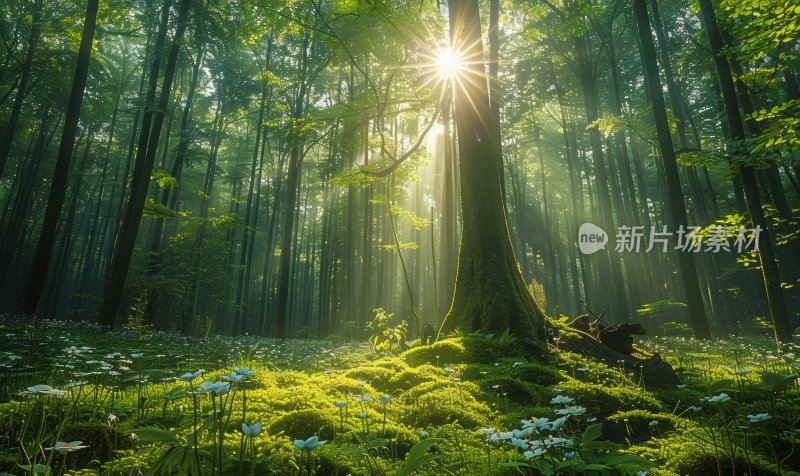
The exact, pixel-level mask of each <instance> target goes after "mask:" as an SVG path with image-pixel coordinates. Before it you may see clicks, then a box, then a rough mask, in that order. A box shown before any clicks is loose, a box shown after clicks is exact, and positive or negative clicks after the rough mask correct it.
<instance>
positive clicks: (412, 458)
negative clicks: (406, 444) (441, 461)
mask: <svg viewBox="0 0 800 476" xmlns="http://www.w3.org/2000/svg"><path fill="white" fill-rule="evenodd" d="M440 441H441V440H440V439H438V438H426V439H424V440H420V442H419V443H417V444H416V445H414V446H413V447H412V448H411V450H410V451H409V452H408V455H406V460H405V462H404V463H403V466H402V467H401V468H400V469H398V470H397V473H396V474H397V476H409V475H410V474H412V473H413V472H414V471H416V470H418V469H419V468H421V467H422V466H425V465H426V464H428V463H430V462H431V461H433V460H435V459H436V458H438V455H431V454H427V453H428V450H430V449H431V447H432V446H433V445H435V444H436V443H438V442H440Z"/></svg>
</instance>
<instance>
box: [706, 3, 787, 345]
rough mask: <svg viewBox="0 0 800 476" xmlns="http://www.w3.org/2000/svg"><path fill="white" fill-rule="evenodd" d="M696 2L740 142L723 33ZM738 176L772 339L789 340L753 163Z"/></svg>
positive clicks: (711, 11) (728, 115)
mask: <svg viewBox="0 0 800 476" xmlns="http://www.w3.org/2000/svg"><path fill="white" fill-rule="evenodd" d="M699 3H700V17H701V20H702V22H703V26H704V27H705V30H706V35H707V36H708V41H709V44H710V46H711V52H712V54H713V55H714V65H715V67H716V69H717V76H718V79H719V83H720V87H721V89H722V99H723V105H724V108H725V114H726V118H727V125H728V132H729V134H730V137H731V139H733V140H735V141H737V142H739V143H741V142H742V141H744V140H745V129H744V122H743V121H742V116H741V113H740V112H739V99H738V98H737V96H736V87H735V85H734V80H733V74H732V73H731V67H730V63H729V62H728V58H727V57H726V56H725V54H724V52H723V50H724V47H725V44H724V42H723V41H722V34H721V32H720V29H719V26H718V24H717V17H716V13H715V12H714V6H713V4H712V3H711V0H699ZM739 176H740V177H741V183H742V188H743V189H744V198H745V202H746V204H747V211H748V213H749V214H750V220H751V222H752V225H753V227H759V228H761V234H760V239H759V242H758V257H759V262H760V265H761V273H762V276H763V278H764V291H765V294H766V298H767V302H768V304H769V310H770V315H771V317H772V324H773V330H774V333H775V339H776V340H777V341H778V342H782V341H788V340H790V339H791V338H792V330H791V327H790V325H789V316H788V312H787V310H786V302H785V301H784V296H783V290H782V289H781V277H780V270H779V269H778V263H777V261H776V260H775V251H774V250H773V248H772V237H771V234H770V232H769V229H768V228H767V222H766V219H765V217H764V211H763V210H762V208H761V197H760V196H759V192H758V183H757V182H756V174H755V171H754V170H753V167H752V166H749V165H743V166H740V168H739Z"/></svg>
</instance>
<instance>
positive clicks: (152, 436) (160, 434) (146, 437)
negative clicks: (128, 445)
mask: <svg viewBox="0 0 800 476" xmlns="http://www.w3.org/2000/svg"><path fill="white" fill-rule="evenodd" d="M131 433H133V434H135V435H136V436H137V437H139V441H142V442H144V443H172V444H174V443H177V442H178V439H177V438H176V436H175V434H174V433H172V432H171V431H169V430H165V429H163V428H158V427H155V426H146V427H143V428H136V429H134V430H131Z"/></svg>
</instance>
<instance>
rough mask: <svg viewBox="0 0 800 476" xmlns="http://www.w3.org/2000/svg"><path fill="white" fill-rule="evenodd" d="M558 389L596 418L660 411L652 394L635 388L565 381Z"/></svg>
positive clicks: (572, 380) (571, 380) (573, 380)
mask: <svg viewBox="0 0 800 476" xmlns="http://www.w3.org/2000/svg"><path fill="white" fill-rule="evenodd" d="M558 388H559V390H560V392H561V393H563V394H565V395H569V396H571V397H572V398H574V399H575V400H576V401H579V402H581V405H583V406H584V407H586V409H587V411H588V412H589V413H590V414H592V415H595V416H597V417H605V416H609V415H611V414H613V413H615V412H617V411H621V410H622V411H624V410H635V409H640V410H648V411H653V412H658V411H661V410H662V408H661V405H660V404H659V403H658V400H656V398H655V397H654V396H653V395H652V394H650V393H648V392H646V391H644V390H643V389H641V388H637V387H611V386H607V385H601V384H594V383H588V382H581V381H578V380H575V379H567V380H565V381H564V382H561V383H559V384H558Z"/></svg>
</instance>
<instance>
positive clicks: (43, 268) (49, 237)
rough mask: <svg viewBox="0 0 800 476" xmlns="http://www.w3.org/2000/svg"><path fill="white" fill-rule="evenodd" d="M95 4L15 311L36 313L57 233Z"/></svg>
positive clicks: (93, 0)
mask: <svg viewBox="0 0 800 476" xmlns="http://www.w3.org/2000/svg"><path fill="white" fill-rule="evenodd" d="M98 7H99V0H88V2H87V4H86V15H85V17H84V20H83V32H82V33H81V43H80V47H79V48H78V60H77V63H76V65H75V74H74V75H73V79H72V90H71V91H70V95H69V102H68V103H67V111H66V113H65V116H64V117H65V118H64V129H63V130H62V132H61V144H60V145H59V148H58V156H57V157H56V168H55V170H54V172H53V181H52V183H51V185H50V194H49V195H48V196H47V207H46V209H45V214H44V222H43V224H42V231H41V234H40V235H39V242H38V244H37V245H36V252H35V255H34V258H33V266H31V273H30V276H29V278H28V284H27V286H26V287H25V291H24V294H23V296H22V299H21V301H20V302H19V305H18V306H17V310H18V311H20V312H22V313H24V314H29V315H34V314H36V309H37V308H38V306H39V301H40V300H41V297H42V290H43V289H44V284H45V280H46V279H47V271H48V268H49V267H50V260H51V258H52V256H53V246H54V244H55V240H56V236H57V233H58V223H59V219H60V217H61V206H62V204H63V203H64V197H65V196H66V193H67V179H68V178H69V168H70V162H71V160H72V150H73V148H74V146H75V136H76V131H77V130H78V120H79V119H80V115H81V104H82V102H83V92H84V91H85V89H86V78H87V77H88V74H89V58H90V57H91V54H92V42H93V40H94V30H95V24H96V21H97V10H98Z"/></svg>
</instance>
